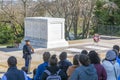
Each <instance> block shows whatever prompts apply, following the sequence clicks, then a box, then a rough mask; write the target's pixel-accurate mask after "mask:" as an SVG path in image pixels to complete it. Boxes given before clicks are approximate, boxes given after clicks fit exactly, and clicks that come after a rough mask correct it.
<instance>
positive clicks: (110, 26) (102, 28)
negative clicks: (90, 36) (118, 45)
mask: <svg viewBox="0 0 120 80" xmlns="http://www.w3.org/2000/svg"><path fill="white" fill-rule="evenodd" d="M110 1H111V2H114V3H115V4H116V5H117V6H118V8H111V7H104V5H105V4H108V3H109V2H104V1H101V0H97V2H96V7H95V10H94V15H95V18H96V22H97V24H96V25H95V26H94V28H93V29H94V31H95V32H98V33H99V32H100V34H105V35H112V34H113V33H114V35H118V34H120V32H119V30H120V0H110Z"/></svg>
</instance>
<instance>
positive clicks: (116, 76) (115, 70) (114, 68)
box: [110, 62, 117, 80]
mask: <svg viewBox="0 0 120 80" xmlns="http://www.w3.org/2000/svg"><path fill="white" fill-rule="evenodd" d="M110 63H111V64H112V62H110ZM112 65H113V64H112ZM113 69H114V73H115V77H116V80H117V72H116V69H115V66H114V65H113Z"/></svg>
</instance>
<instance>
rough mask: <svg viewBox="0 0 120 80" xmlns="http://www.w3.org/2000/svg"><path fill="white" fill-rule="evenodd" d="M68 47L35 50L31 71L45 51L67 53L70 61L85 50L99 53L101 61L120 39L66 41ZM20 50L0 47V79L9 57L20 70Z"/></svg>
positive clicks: (119, 42)
mask: <svg viewBox="0 0 120 80" xmlns="http://www.w3.org/2000/svg"><path fill="white" fill-rule="evenodd" d="M68 42H69V47H63V48H54V49H43V48H39V49H35V53H34V54H33V55H32V62H31V63H32V64H31V71H32V70H33V69H34V68H37V66H38V65H39V64H40V63H42V62H43V61H42V54H43V52H45V51H49V52H50V53H51V54H56V55H57V56H59V54H60V53H61V52H62V51H66V52H67V53H68V59H69V60H70V61H72V57H73V56H74V55H75V54H79V53H80V52H81V51H82V50H83V49H86V50H88V51H90V50H95V51H97V52H98V53H99V55H100V57H101V59H103V58H104V56H105V53H106V51H107V50H110V49H112V46H113V45H115V44H117V45H120V38H109V39H104V38H103V39H101V40H100V42H99V43H98V44H96V43H94V42H93V40H92V39H84V40H75V41H68ZM22 55H23V53H22V50H19V49H17V48H5V47H2V46H1V47H0V77H1V76H2V75H3V72H6V71H7V68H8V66H7V59H8V57H9V56H15V57H16V58H17V60H18V68H19V69H21V67H23V66H24V59H23V58H22Z"/></svg>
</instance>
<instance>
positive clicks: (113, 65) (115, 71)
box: [113, 65, 117, 80]
mask: <svg viewBox="0 0 120 80" xmlns="http://www.w3.org/2000/svg"><path fill="white" fill-rule="evenodd" d="M113 67H114V73H115V77H116V80H117V73H116V69H115V66H114V65H113Z"/></svg>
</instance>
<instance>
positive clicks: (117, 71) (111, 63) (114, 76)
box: [102, 50, 120, 80]
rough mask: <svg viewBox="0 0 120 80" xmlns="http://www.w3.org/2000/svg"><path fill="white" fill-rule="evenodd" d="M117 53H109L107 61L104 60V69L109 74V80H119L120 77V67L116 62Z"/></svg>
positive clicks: (111, 51)
mask: <svg viewBox="0 0 120 80" xmlns="http://www.w3.org/2000/svg"><path fill="white" fill-rule="evenodd" d="M116 57H117V55H116V53H115V52H114V51H113V50H110V51H108V52H107V54H106V57H105V59H104V60H103V63H102V65H103V67H104V68H105V70H106V73H107V80H118V77H119V76H120V66H119V64H118V63H117V62H116Z"/></svg>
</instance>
